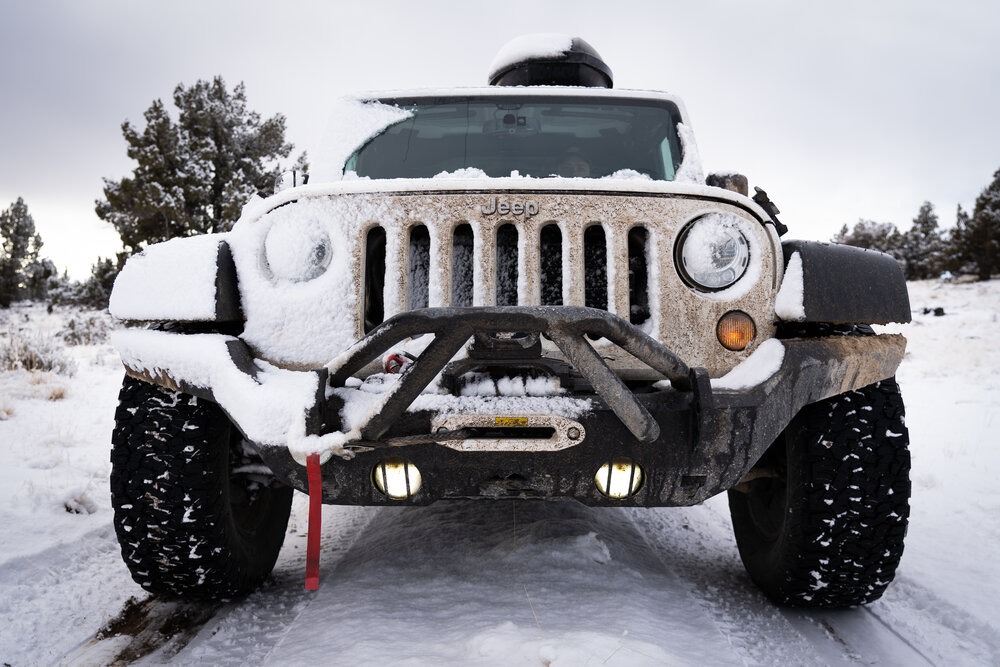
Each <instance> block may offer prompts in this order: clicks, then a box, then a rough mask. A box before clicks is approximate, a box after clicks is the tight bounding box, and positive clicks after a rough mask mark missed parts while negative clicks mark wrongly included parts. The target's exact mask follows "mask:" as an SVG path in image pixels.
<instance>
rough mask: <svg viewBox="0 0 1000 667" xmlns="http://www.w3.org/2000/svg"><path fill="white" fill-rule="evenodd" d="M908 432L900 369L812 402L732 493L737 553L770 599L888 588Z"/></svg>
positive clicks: (847, 599) (818, 599) (903, 516)
mask: <svg viewBox="0 0 1000 667" xmlns="http://www.w3.org/2000/svg"><path fill="white" fill-rule="evenodd" d="M908 444H909V435H908V433H907V430H906V426H905V424H904V411H903V399H902V397H901V396H900V393H899V386H898V385H897V384H896V381H895V379H894V378H890V379H888V380H883V381H881V382H877V383H875V384H872V385H869V386H867V387H864V388H862V389H859V390H857V391H850V392H846V393H844V394H840V395H838V396H834V397H833V398H829V399H827V400H824V401H820V402H818V403H813V404H811V405H808V406H806V407H805V408H803V409H802V411H801V412H800V413H799V414H798V415H797V416H796V417H795V419H794V420H793V421H792V423H791V424H789V426H788V428H786V429H785V431H784V432H783V433H782V435H781V436H780V437H779V438H778V440H777V441H776V442H775V443H774V444H773V445H772V446H771V448H770V449H769V450H768V451H767V453H766V454H765V455H764V457H763V458H762V459H761V460H760V462H758V464H757V465H756V466H755V468H754V470H753V471H752V473H751V475H748V478H747V479H748V481H745V482H743V483H742V484H740V486H738V487H736V489H733V490H731V491H730V492H729V509H730V513H731V515H732V519H733V530H734V532H735V533H736V544H737V546H738V547H739V552H740V557H741V558H742V559H743V564H744V565H745V566H746V569H747V571H748V572H749V573H750V578H751V579H753V581H754V583H756V584H757V586H759V587H760V588H761V590H762V591H763V592H764V593H765V595H767V596H768V597H769V598H771V599H772V600H773V601H775V602H777V603H779V604H784V605H794V606H810V607H847V606H854V605H859V604H866V603H868V602H872V601H873V600H877V599H878V598H879V597H881V596H882V593H883V592H884V591H885V589H886V586H888V585H889V582H891V581H892V579H893V577H894V576H895V573H896V567H897V566H898V565H899V559H900V557H901V556H902V554H903V538H904V537H905V535H906V526H907V519H908V517H909V511H910V510H909V498H910V479H909V472H910V454H909V450H908Z"/></svg>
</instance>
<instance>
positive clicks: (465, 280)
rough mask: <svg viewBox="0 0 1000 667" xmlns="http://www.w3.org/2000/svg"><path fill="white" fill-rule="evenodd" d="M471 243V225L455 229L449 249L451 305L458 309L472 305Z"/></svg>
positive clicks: (472, 272) (472, 269)
mask: <svg viewBox="0 0 1000 667" xmlns="http://www.w3.org/2000/svg"><path fill="white" fill-rule="evenodd" d="M473 241H474V239H473V236H472V225H470V224H468V223H466V224H464V225H459V226H458V227H456V228H455V232H454V233H453V234H452V247H451V305H453V306H456V307H458V308H468V307H469V306H471V305H472V294H473V274H474V273H475V267H474V264H473V261H472V252H473V246H474V244H473Z"/></svg>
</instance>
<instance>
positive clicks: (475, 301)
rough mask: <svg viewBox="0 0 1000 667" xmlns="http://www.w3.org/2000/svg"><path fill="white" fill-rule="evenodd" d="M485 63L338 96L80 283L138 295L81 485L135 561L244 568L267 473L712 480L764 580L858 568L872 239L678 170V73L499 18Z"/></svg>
mask: <svg viewBox="0 0 1000 667" xmlns="http://www.w3.org/2000/svg"><path fill="white" fill-rule="evenodd" d="M489 83H490V85H489V86H488V87H484V88H473V89H459V90H454V89H453V90H433V91H419V92H394V93H386V94H379V95H371V96H364V97H361V98H358V99H356V100H352V101H347V102H345V103H344V104H343V105H342V108H343V115H342V123H341V125H340V128H341V130H342V132H341V134H342V135H343V137H342V140H341V142H340V155H339V157H337V165H338V167H337V169H335V170H333V171H332V173H329V174H327V175H326V177H325V178H322V179H318V178H316V177H315V176H316V175H315V174H314V177H313V179H312V181H311V182H310V183H308V184H304V185H296V186H293V187H289V188H286V189H284V190H281V191H279V192H277V193H275V194H273V195H271V196H267V197H266V198H257V199H255V200H253V201H251V202H250V203H248V204H247V206H246V207H245V209H244V211H243V215H242V217H241V218H240V219H239V220H238V221H237V222H236V223H235V225H234V226H233V228H232V231H230V232H226V233H222V234H212V235H206V236H200V237H190V238H178V239H173V240H171V241H168V242H166V243H162V244H158V245H154V246H152V247H150V248H148V249H147V250H145V251H144V252H142V253H140V254H139V255H136V256H134V257H132V258H131V259H130V260H129V262H128V264H127V265H126V266H125V268H124V270H123V271H122V273H121V275H120V276H119V278H118V281H117V282H116V284H115V289H114V293H113V295H112V302H111V311H112V313H113V314H114V315H115V317H117V318H119V319H121V320H124V321H128V322H130V323H136V324H142V325H149V324H152V326H136V327H133V328H128V329H125V330H122V331H120V332H118V333H117V334H116V336H115V339H114V340H115V344H116V346H117V348H118V350H119V351H120V353H121V356H122V359H123V361H124V364H125V367H126V369H127V373H128V377H126V379H125V383H124V387H123V389H122V392H121V397H120V399H121V401H120V407H119V409H118V412H117V414H116V420H117V421H116V427H115V431H114V436H113V452H112V462H113V473H112V497H113V501H114V505H115V523H116V528H117V532H118V536H119V540H120V542H121V546H122V553H123V556H124V559H125V562H126V563H127V564H128V566H129V567H130V569H131V571H132V574H133V577H134V578H135V579H136V581H138V582H139V583H140V584H141V585H142V586H143V587H145V588H146V589H148V590H150V591H153V592H155V593H160V594H165V595H171V596H179V597H185V598H219V597H232V596H236V595H241V594H244V593H246V592H248V591H250V590H252V589H253V588H254V587H256V586H257V585H259V584H260V583H261V581H262V580H263V579H264V578H265V577H266V576H267V575H268V574H269V572H270V571H271V569H272V568H273V565H274V562H275V559H276V557H277V554H278V551H279V549H280V547H281V544H282V541H283V538H284V533H285V528H286V523H287V520H288V515H289V507H290V503H291V498H292V493H293V489H298V490H300V491H302V492H305V493H309V494H310V496H311V498H312V499H313V500H314V502H316V503H318V502H320V501H322V502H326V503H339V504H357V505H420V504H426V503H431V502H434V501H436V500H440V499H450V498H486V499H498V498H545V499H553V498H567V499H574V500H577V501H579V502H582V503H586V504H588V505H606V506H644V507H654V506H682V505H692V504H696V503H700V502H702V501H703V500H705V499H706V498H709V497H711V496H713V495H715V494H718V493H721V492H724V491H726V492H728V493H729V500H730V507H731V511H732V517H733V524H734V528H735V532H736V538H737V542H738V545H739V549H740V553H741V555H742V557H743V561H744V563H745V564H746V567H747V569H748V571H749V572H750V575H751V577H752V578H753V579H754V581H755V582H757V584H758V585H759V586H760V587H761V588H762V590H763V591H764V592H765V593H766V594H767V595H768V596H769V597H770V598H772V599H773V600H775V601H777V602H779V603H783V604H802V605H820V606H845V605H855V604H859V603H865V602H870V601H872V600H874V599H876V598H878V597H879V596H880V595H881V594H882V592H883V591H884V589H885V587H886V586H887V585H888V583H889V582H890V581H891V580H892V578H893V575H894V572H895V569H896V566H897V564H898V562H899V558H900V556H901V554H902V550H903V537H904V534H905V532H906V523H907V516H908V499H909V493H910V484H909V479H908V473H909V455H908V452H907V442H908V437H907V431H906V428H905V426H904V423H903V404H902V400H901V398H900V394H899V390H898V387H897V386H896V383H895V381H894V379H893V375H894V373H895V370H896V368H897V366H898V364H899V362H900V360H901V359H902V357H903V351H904V347H905V340H904V339H903V338H902V337H901V336H898V335H875V334H874V333H873V331H872V330H871V328H870V327H869V326H868V325H871V324H883V323H889V322H906V321H909V317H910V308H909V302H908V298H907V293H906V285H905V282H904V280H903V276H902V273H901V271H900V269H899V267H898V266H897V264H896V262H895V261H894V260H892V259H891V258H889V257H887V256H886V255H882V254H880V253H876V252H870V251H864V250H860V249H856V248H850V247H845V246H836V245H830V244H825V243H812V242H803V241H786V242H782V241H781V239H780V236H781V235H782V234H783V232H784V227H783V225H782V224H781V223H780V222H779V221H778V219H777V217H776V214H777V209H776V208H775V207H774V205H773V204H772V203H771V202H770V201H769V200H768V198H767V196H766V194H764V193H763V192H762V191H760V190H759V189H758V190H757V194H756V195H755V196H754V197H753V198H751V197H750V196H748V188H747V185H746V179H745V178H743V177H742V176H739V175H735V174H727V175H718V174H716V175H711V176H709V177H708V178H707V179H706V178H705V177H704V175H703V174H702V168H701V165H700V162H699V160H698V156H697V149H696V146H695V142H694V137H693V134H692V132H691V130H690V126H689V124H688V120H687V115H686V112H685V109H684V107H683V105H682V104H681V102H680V101H679V100H678V99H677V98H675V97H673V96H671V95H667V94H661V93H651V92H636V91H622V90H614V89H612V76H611V71H610V69H609V68H608V66H607V65H606V64H605V63H604V62H603V61H602V60H601V59H600V57H599V56H598V54H597V52H596V51H595V50H594V49H593V48H592V47H590V45H588V44H587V43H586V42H584V41H582V40H580V39H574V38H569V37H563V36H558V35H541V36H532V37H529V38H522V39H520V40H515V41H514V42H512V43H511V44H509V45H508V46H507V47H505V48H504V50H503V51H501V53H500V54H499V55H498V57H497V59H496V60H495V61H494V64H493V67H492V70H491V73H490V81H489ZM333 153H334V154H335V155H334V157H336V153H337V151H336V150H334V151H333ZM316 529H317V526H316V525H315V524H314V525H313V526H312V527H311V532H312V533H316V536H317V537H318V532H317V530H316ZM317 544H318V541H317ZM313 576H314V577H315V575H313ZM313 584H315V580H314V581H313Z"/></svg>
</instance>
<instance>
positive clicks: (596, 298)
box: [583, 225, 608, 310]
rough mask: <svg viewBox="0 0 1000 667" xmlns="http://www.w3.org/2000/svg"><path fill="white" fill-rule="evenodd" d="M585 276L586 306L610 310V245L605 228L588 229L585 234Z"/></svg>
mask: <svg viewBox="0 0 1000 667" xmlns="http://www.w3.org/2000/svg"><path fill="white" fill-rule="evenodd" d="M583 275H584V285H585V287H584V295H585V302H584V303H585V305H586V306H587V307H588V308H600V309H601V310H607V309H608V245H607V239H606V238H605V234H604V228H603V227H601V226H600V225H593V226H591V227H587V229H586V231H584V233H583Z"/></svg>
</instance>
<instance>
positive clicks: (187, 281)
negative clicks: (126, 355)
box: [108, 233, 243, 322]
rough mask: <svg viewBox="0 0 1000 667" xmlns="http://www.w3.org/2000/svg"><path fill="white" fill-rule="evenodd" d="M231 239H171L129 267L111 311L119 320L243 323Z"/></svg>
mask: <svg viewBox="0 0 1000 667" xmlns="http://www.w3.org/2000/svg"><path fill="white" fill-rule="evenodd" d="M227 237H228V233H221V234H205V235H202V236H187V237H182V238H176V239H171V240H169V241H165V242H163V243H157V244H155V245H152V246H150V247H148V248H146V249H145V250H143V251H142V252H140V253H139V254H137V255H133V256H132V257H130V258H129V260H128V262H126V263H125V267H124V268H123V269H122V271H121V273H119V274H118V278H117V279H116V280H115V285H114V288H113V290H112V292H111V301H110V304H109V307H108V309H109V310H110V311H111V314H112V315H113V316H114V317H116V318H118V319H120V320H132V321H174V322H240V321H242V320H243V312H242V309H241V307H240V295H239V288H238V285H237V280H236V265H235V264H234V263H233V255H232V252H231V251H230V249H229V244H228V242H227V241H226V238H227Z"/></svg>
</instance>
